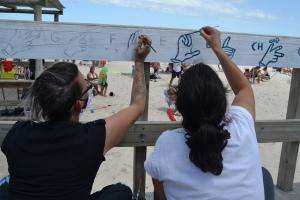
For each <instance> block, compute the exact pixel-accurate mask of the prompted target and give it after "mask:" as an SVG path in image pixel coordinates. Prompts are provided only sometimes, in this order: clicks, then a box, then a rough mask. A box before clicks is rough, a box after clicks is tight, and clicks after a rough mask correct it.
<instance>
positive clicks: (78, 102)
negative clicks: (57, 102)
mask: <svg viewBox="0 0 300 200" xmlns="http://www.w3.org/2000/svg"><path fill="white" fill-rule="evenodd" d="M81 108H82V106H81V102H80V101H79V100H76V102H75V103H74V110H75V112H77V113H80V112H81V110H82V109H81Z"/></svg>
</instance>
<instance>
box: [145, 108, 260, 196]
mask: <svg viewBox="0 0 300 200" xmlns="http://www.w3.org/2000/svg"><path fill="white" fill-rule="evenodd" d="M227 116H228V117H229V119H230V122H229V124H228V125H227V126H226V127H225V128H226V129H227V130H228V131H229V132H230V137H231V138H230V139H229V140H228V144H227V146H226V147H225V149H224V150H223V152H222V154H223V171H222V173H221V175H220V176H215V175H213V174H211V173H204V172H202V171H201V169H199V168H198V167H196V166H195V165H194V164H193V163H192V162H191V161H190V159H189V153H190V149H189V147H188V146H187V145H186V143H185V141H186V139H185V133H186V132H185V130H184V129H182V128H180V129H176V130H169V131H166V132H164V133H163V134H162V135H161V136H160V137H159V139H158V140H157V142H156V145H155V149H154V152H153V153H152V154H151V156H150V157H149V158H148V159H147V161H146V162H145V169H146V171H147V173H148V174H149V175H150V176H151V177H153V178H154V179H157V180H159V181H162V182H163V185H164V191H165V194H166V197H167V199H168V200H179V199H180V200H181V199H185V200H200V199H201V200H241V199H242V200H264V187H263V179H262V168H261V163H260V158H259V151H258V144H257V140H256V134H255V129H254V121H253V118H252V116H251V114H250V113H249V112H248V111H247V110H246V109H244V108H242V107H239V106H232V107H231V108H230V109H229V112H228V114H227Z"/></svg>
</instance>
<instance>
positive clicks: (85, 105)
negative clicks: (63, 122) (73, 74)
mask: <svg viewBox="0 0 300 200" xmlns="http://www.w3.org/2000/svg"><path fill="white" fill-rule="evenodd" d="M85 81H86V82H87V88H86V89H85V90H84V91H83V92H82V94H81V96H80V97H79V98H78V100H79V101H83V102H84V105H83V107H82V109H85V108H86V107H87V104H88V100H89V96H87V97H86V98H84V96H85V95H86V94H87V93H88V92H89V91H90V90H91V89H92V88H93V87H94V85H93V84H92V83H91V82H90V81H88V80H85Z"/></svg>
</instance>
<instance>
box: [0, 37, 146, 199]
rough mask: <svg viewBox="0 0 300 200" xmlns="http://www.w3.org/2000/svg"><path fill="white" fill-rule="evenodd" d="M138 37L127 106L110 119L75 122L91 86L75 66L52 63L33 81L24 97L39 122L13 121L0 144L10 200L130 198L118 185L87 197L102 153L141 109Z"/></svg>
mask: <svg viewBox="0 0 300 200" xmlns="http://www.w3.org/2000/svg"><path fill="white" fill-rule="evenodd" d="M140 37H141V38H143V41H144V43H141V39H140V40H139V43H138V44H139V46H138V47H137V49H136V54H135V66H136V73H135V77H134V79H133V86H132V103H131V104H130V106H128V107H127V108H125V109H123V110H121V111H120V112H118V113H116V114H114V115H112V116H110V117H107V118H105V119H99V120H96V121H92V122H89V123H84V124H83V123H80V122H79V117H80V113H81V112H82V111H83V110H84V109H85V108H86V105H87V103H88V101H89V96H88V94H89V90H90V89H91V88H92V85H90V84H89V82H87V81H86V80H85V79H84V76H83V75H82V74H81V73H80V71H79V70H78V68H77V66H76V65H75V64H72V63H65V62H60V63H56V64H54V65H53V66H52V67H50V68H49V69H47V70H45V71H44V72H43V73H42V74H41V75H40V76H39V77H38V78H37V79H36V80H35V82H34V84H33V86H32V87H31V89H30V92H29V97H28V98H29V102H30V105H31V113H32V116H33V118H34V119H35V120H36V119H37V118H41V117H42V118H43V120H45V121H42V122H36V121H23V122H17V123H15V124H14V126H13V127H12V128H11V130H10V131H9V132H8V134H7V136H6V137H5V138H4V141H3V144H2V146H1V150H2V152H3V153H4V154H5V155H6V158H7V161H8V170H9V174H10V180H9V186H8V196H9V199H10V200H20V199H22V200H29V199H30V200H42V199H48V200H50V199H53V200H88V199H93V200H108V199H109V200H115V199H116V200H119V199H122V200H131V199H132V192H131V189H130V188H129V187H127V186H125V185H122V184H115V185H111V186H107V187H105V188H103V190H101V191H100V192H96V193H94V194H92V195H90V194H91V190H92V186H93V182H94V179H95V177H96V174H97V171H98V169H99V167H100V164H101V163H102V162H103V161H104V160H105V154H106V153H107V152H108V151H109V150H110V149H112V148H113V147H115V146H116V145H118V144H119V143H120V142H121V141H122V140H123V138H124V137H125V135H126V133H127V132H128V129H129V128H130V127H131V126H132V125H133V124H134V122H135V121H136V120H137V119H138V118H139V116H140V114H141V113H142V112H143V110H144V109H145V102H146V85H145V78H144V61H145V59H146V57H147V55H148V54H149V52H150V45H151V42H150V40H149V39H147V38H146V36H140ZM145 38H146V40H145ZM6 192H7V191H6ZM1 193H2V194H3V193H5V191H3V190H2V191H1ZM0 196H3V195H0ZM1 200H4V199H1Z"/></svg>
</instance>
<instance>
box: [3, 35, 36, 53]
mask: <svg viewBox="0 0 300 200" xmlns="http://www.w3.org/2000/svg"><path fill="white" fill-rule="evenodd" d="M40 37H41V32H40V31H24V30H15V33H14V35H13V36H12V37H11V38H10V40H9V42H6V44H5V45H4V46H3V47H2V48H1V52H2V53H3V54H4V55H6V56H13V55H15V54H16V53H18V52H23V51H28V50H30V49H31V48H32V47H33V44H32V43H33V41H34V40H36V39H38V38H40Z"/></svg>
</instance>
